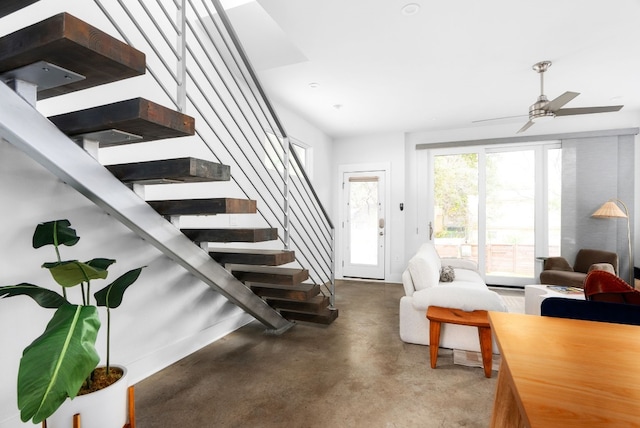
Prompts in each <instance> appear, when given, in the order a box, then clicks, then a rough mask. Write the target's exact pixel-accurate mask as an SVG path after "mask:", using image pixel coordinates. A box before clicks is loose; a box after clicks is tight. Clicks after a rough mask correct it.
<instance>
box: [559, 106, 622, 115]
mask: <svg viewBox="0 0 640 428" xmlns="http://www.w3.org/2000/svg"><path fill="white" fill-rule="evenodd" d="M622 107H624V106H603V107H578V108H563V109H560V110H556V112H555V113H556V116H572V115H574V114H591V113H608V112H612V111H618V110H620V109H621V108H622Z"/></svg>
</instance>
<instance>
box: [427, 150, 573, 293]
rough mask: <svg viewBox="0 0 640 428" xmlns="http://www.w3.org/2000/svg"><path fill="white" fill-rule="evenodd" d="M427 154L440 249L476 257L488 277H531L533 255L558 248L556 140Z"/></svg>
mask: <svg viewBox="0 0 640 428" xmlns="http://www.w3.org/2000/svg"><path fill="white" fill-rule="evenodd" d="M428 159H429V163H430V165H429V171H431V172H432V177H431V180H430V182H431V183H433V186H432V189H431V197H430V199H431V201H432V203H431V204H430V205H431V206H430V209H429V211H430V212H429V213H428V214H427V215H428V216H429V217H430V218H432V220H431V222H432V230H433V240H434V243H435V245H436V248H437V249H438V253H439V254H440V256H441V257H463V258H469V259H472V260H474V261H476V262H477V263H478V265H479V267H480V269H481V271H482V273H484V275H485V278H486V281H487V283H489V284H498V285H516V286H517V285H524V284H527V283H532V281H533V282H537V281H536V278H537V276H538V272H539V271H538V269H539V267H540V266H539V264H540V263H541V262H540V261H539V258H540V257H543V256H552V255H558V254H559V251H560V236H561V235H560V223H561V213H560V210H561V199H560V193H561V183H560V180H561V176H562V171H561V169H560V168H561V164H562V162H561V148H560V144H559V143H557V142H552V143H549V142H546V143H537V144H527V145H524V146H520V147H514V146H508V147H495V146H492V147H474V148H472V149H469V148H467V149H466V150H460V149H457V150H452V149H448V150H433V151H430V156H429V157H428Z"/></svg>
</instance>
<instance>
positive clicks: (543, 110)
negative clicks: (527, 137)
mask: <svg viewBox="0 0 640 428" xmlns="http://www.w3.org/2000/svg"><path fill="white" fill-rule="evenodd" d="M549 67H551V61H541V62H538V63H536V64H534V65H533V67H532V68H533V69H534V70H535V71H537V72H538V73H539V74H540V96H539V97H538V100H537V101H536V102H535V103H534V104H533V105H531V106H530V107H529V121H528V122H527V123H525V124H524V126H523V127H522V128H520V130H519V131H518V133H520V132H524V131H526V130H527V129H529V128H530V127H531V126H532V125H533V124H534V123H535V122H536V121H540V120H543V119H552V118H554V117H556V116H572V115H577V114H591V113H606V112H612V111H618V110H620V109H621V108H622V107H623V106H621V105H618V106H604V107H581V108H562V106H564V105H565V104H567V103H568V102H569V101H571V100H572V99H574V98H575V97H577V96H578V95H580V93H579V92H570V91H567V92H565V93H564V94H562V95H560V96H559V97H557V98H555V99H553V100H551V101H549V100H548V99H547V96H546V95H545V94H544V73H545V72H546V71H547V70H548V69H549Z"/></svg>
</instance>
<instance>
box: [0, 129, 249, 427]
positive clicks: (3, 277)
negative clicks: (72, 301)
mask: <svg viewBox="0 0 640 428" xmlns="http://www.w3.org/2000/svg"><path fill="white" fill-rule="evenodd" d="M0 195H1V196H0V197H1V201H2V210H0V222H1V224H3V225H4V227H3V237H2V240H0V284H1V285H12V284H17V283H21V282H29V283H33V284H37V285H41V286H44V287H47V288H53V289H57V288H58V287H57V285H55V283H54V282H53V280H52V279H51V278H50V276H49V273H48V271H46V270H45V269H42V268H40V266H41V265H42V263H43V262H45V261H54V260H55V253H54V252H53V248H52V247H43V248H39V249H37V250H35V249H33V248H32V247H31V237H32V235H33V230H34V229H35V226H36V224H37V223H39V222H43V221H49V220H56V219H62V218H67V219H69V220H70V221H71V224H72V227H74V228H75V229H76V230H77V233H78V235H79V236H80V237H81V239H80V241H79V243H78V244H77V245H76V246H74V247H69V248H67V247H64V248H62V249H61V252H62V257H63V258H67V259H73V258H78V259H81V260H88V259H91V258H94V257H106V258H114V259H117V263H116V264H114V265H113V266H111V268H110V269H109V271H110V275H109V278H110V279H114V278H117V277H118V276H119V275H120V274H122V273H124V272H126V271H127V270H129V269H132V268H135V267H138V266H147V267H146V268H145V269H144V270H143V271H142V274H141V276H140V278H139V280H138V281H137V282H136V283H135V284H134V285H133V286H131V288H130V289H129V290H128V291H127V294H126V295H125V298H124V302H123V304H122V305H121V306H120V307H119V308H118V309H115V310H114V311H113V313H112V329H113V331H112V355H111V359H112V362H113V363H117V364H123V365H126V366H127V367H128V369H129V371H130V373H131V375H132V379H131V382H132V383H137V382H139V381H140V380H142V379H144V378H145V377H148V376H149V375H151V374H153V373H155V372H157V371H158V370H160V369H162V368H164V367H166V366H168V365H170V364H172V363H173V362H175V361H177V360H179V359H181V358H183V357H184V356H186V355H189V354H190V353H192V352H194V351H196V350H197V349H200V348H201V347H203V346H205V345H207V344H209V343H211V342H213V341H215V340H217V339H218V338H220V337H222V336H224V335H226V334H228V333H229V332H231V331H233V330H235V329H237V328H239V327H240V326H242V325H244V324H246V323H247V322H250V321H251V320H252V319H253V318H252V317H250V316H248V315H246V314H245V313H244V312H243V311H242V310H240V309H238V308H237V307H236V306H234V305H232V304H231V303H229V302H228V301H227V300H226V299H225V298H224V297H222V296H221V295H219V294H218V293H217V292H215V291H213V290H212V289H210V288H209V287H208V286H207V285H205V284H203V283H202V282H200V281H199V280H197V279H195V278H194V277H193V276H191V275H190V274H188V273H187V272H186V271H185V270H184V269H183V268H181V267H179V266H177V265H176V264H175V263H173V262H172V261H171V260H170V259H168V258H167V257H165V256H164V255H162V254H161V253H160V252H159V251H158V250H156V249H155V248H154V247H151V246H150V245H148V244H147V243H145V242H144V241H143V240H142V239H140V238H138V237H137V236H136V235H135V234H133V233H132V232H130V231H129V230H128V229H127V228H125V227H124V226H122V225H121V224H120V223H119V222H117V221H115V220H114V219H113V218H111V217H110V216H109V215H107V214H106V213H104V212H103V211H102V210H101V209H99V208H97V207H96V206H95V205H93V203H91V202H90V201H89V200H87V199H86V198H85V197H84V196H82V195H80V194H78V193H77V192H76V191H75V190H73V189H72V188H70V187H68V186H67V185H66V184H64V183H62V182H61V181H60V180H58V179H57V178H56V177H55V176H53V175H52V174H50V173H49V172H48V171H47V170H45V169H44V168H42V167H41V166H40V165H39V164H37V163H35V162H34V161H33V160H31V159H30V158H29V157H27V156H26V155H24V154H23V153H22V152H20V151H18V150H17V149H16V148H14V147H13V146H12V145H10V144H9V143H7V142H5V141H0ZM106 284H107V282H105V284H103V285H106ZM103 285H99V283H98V282H96V283H95V284H94V285H93V290H94V291H97V290H98V289H99V288H102V286H103ZM51 315H52V312H51V310H48V309H43V308H41V307H40V306H38V305H37V304H36V303H35V302H33V301H32V300H31V299H30V298H28V297H11V298H4V299H0V326H3V328H1V329H0V343H2V346H0V366H2V367H3V369H4V370H5V372H4V375H3V380H2V382H0V397H1V399H0V428H18V427H22V426H33V425H32V424H22V423H21V422H20V419H19V414H18V410H17V404H16V379H17V372H18V365H19V359H20V356H21V354H22V350H23V349H24V347H25V346H27V345H28V344H29V343H30V342H31V341H32V340H33V339H35V338H36V337H37V336H38V335H39V334H40V333H41V332H42V331H43V330H44V327H45V325H46V323H47V321H48V320H49V319H50V317H51ZM102 315H104V314H102ZM104 333H105V332H104V329H102V330H101V332H100V335H99V337H98V341H99V344H98V349H99V352H100V354H101V356H102V357H103V358H104V343H105V336H104Z"/></svg>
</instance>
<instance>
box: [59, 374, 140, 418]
mask: <svg viewBox="0 0 640 428" xmlns="http://www.w3.org/2000/svg"><path fill="white" fill-rule="evenodd" d="M112 367H117V368H119V369H122V377H121V378H120V379H119V380H118V381H117V382H116V383H114V384H112V385H109V386H108V387H106V388H104V389H101V390H99V391H96V392H92V393H90V394H86V395H80V396H78V397H76V398H74V399H73V400H69V399H67V401H65V402H64V403H63V404H62V406H60V408H59V409H58V410H56V412H55V413H54V414H53V415H51V416H50V417H48V418H47V428H71V427H73V416H74V415H75V414H77V413H79V414H80V422H81V425H82V428H121V427H123V426H124V425H125V424H126V423H127V422H128V416H129V415H128V413H129V412H128V409H129V408H128V404H127V389H128V387H129V379H128V376H127V369H126V368H125V367H122V366H112Z"/></svg>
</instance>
